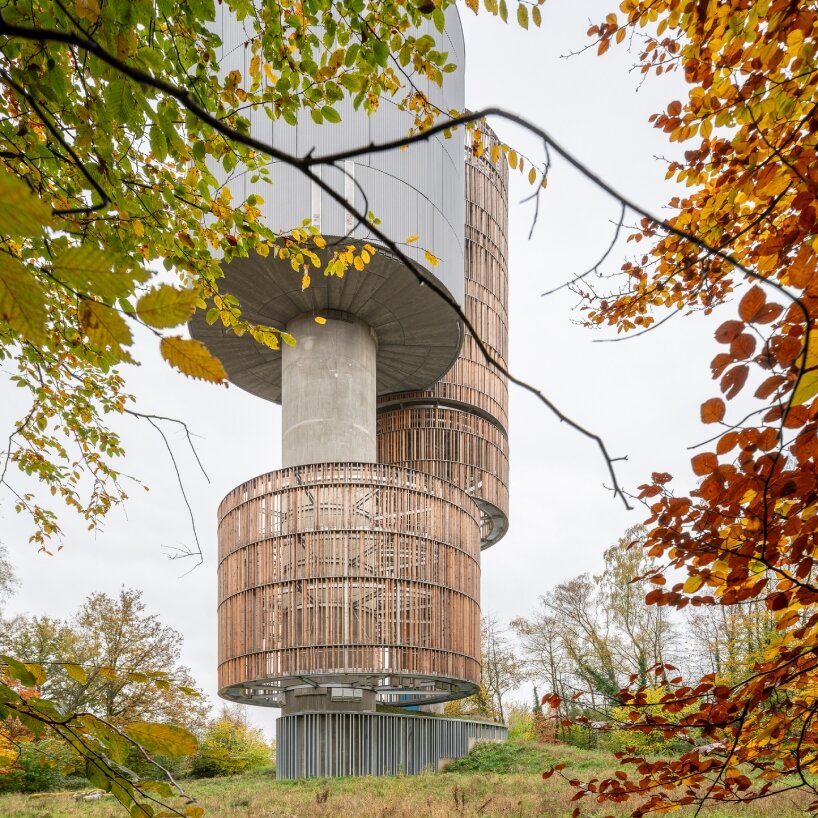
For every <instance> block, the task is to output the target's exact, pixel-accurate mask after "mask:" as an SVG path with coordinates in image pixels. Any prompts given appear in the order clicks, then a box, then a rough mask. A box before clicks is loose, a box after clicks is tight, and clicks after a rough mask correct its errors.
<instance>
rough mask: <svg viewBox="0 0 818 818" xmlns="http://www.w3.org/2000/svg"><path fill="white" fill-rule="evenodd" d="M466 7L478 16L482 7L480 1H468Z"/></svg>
mask: <svg viewBox="0 0 818 818" xmlns="http://www.w3.org/2000/svg"><path fill="white" fill-rule="evenodd" d="M466 7H467V8H470V9H471V10H472V11H473V12H474V13H475V14H477V10H478V9H479V7H480V6H479V3H478V0H466Z"/></svg>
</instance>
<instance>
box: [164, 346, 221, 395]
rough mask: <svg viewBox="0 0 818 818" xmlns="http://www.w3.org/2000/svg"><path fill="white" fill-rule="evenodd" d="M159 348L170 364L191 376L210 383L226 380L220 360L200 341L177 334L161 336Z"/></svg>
mask: <svg viewBox="0 0 818 818" xmlns="http://www.w3.org/2000/svg"><path fill="white" fill-rule="evenodd" d="M159 348H160V351H161V353H162V357H163V358H164V359H165V360H166V361H167V362H168V363H169V364H170V365H171V366H173V367H175V368H176V369H178V370H179V371H180V372H182V373H184V374H185V375H187V376H189V377H191V378H198V379H199V380H202V381H210V382H211V383H224V382H225V381H226V380H227V372H225V370H224V367H223V366H222V362H221V361H220V360H219V359H218V358H217V357H215V355H213V354H212V353H211V352H210V350H209V349H208V348H207V347H206V346H205V345H204V344H203V343H201V342H200V341H196V340H193V339H192V338H181V337H179V336H178V335H177V336H172V337H170V338H163V339H162V342H161V344H160V347H159Z"/></svg>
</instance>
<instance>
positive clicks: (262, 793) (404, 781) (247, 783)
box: [0, 742, 804, 818]
mask: <svg viewBox="0 0 818 818" xmlns="http://www.w3.org/2000/svg"><path fill="white" fill-rule="evenodd" d="M558 761H561V762H564V763H566V764H567V765H568V767H567V769H566V770H565V771H564V773H565V774H566V775H569V777H572V776H576V777H578V778H583V779H584V778H588V777H596V776H600V775H606V774H607V773H610V772H612V771H613V769H614V768H615V760H614V758H613V757H612V756H611V755H610V754H608V753H604V752H589V751H584V750H577V749H575V748H572V747H563V746H552V745H546V746H538V745H531V744H519V743H512V742H509V743H508V744H495V745H478V746H477V747H476V748H475V749H474V750H473V751H472V752H471V754H470V755H468V756H466V757H465V758H463V759H459V760H458V761H456V762H454V763H452V764H451V765H450V767H449V768H448V769H447V770H446V771H444V772H440V773H427V774H425V775H420V776H412V777H408V776H407V777H399V778H346V779H329V780H328V779H324V780H311V781H298V782H289V781H276V780H275V778H274V777H273V774H272V773H271V772H267V773H255V774H252V775H244V776H234V777H231V778H220V779H210V780H206V781H187V782H185V784H186V788H187V789H188V791H189V792H191V793H192V794H193V795H194V796H195V797H196V798H197V799H199V801H200V802H201V804H202V805H203V806H204V807H205V809H206V811H207V816H208V817H209V818H563V816H569V815H570V814H571V811H572V810H573V808H574V807H575V806H576V804H575V803H573V802H571V801H570V798H571V796H572V794H573V790H572V789H571V788H570V786H569V785H568V784H567V783H566V782H564V781H562V780H561V779H560V778H557V777H553V778H550V779H548V780H547V781H543V779H542V776H541V772H542V770H543V769H545V768H547V767H548V766H550V765H551V764H553V763H556V762H558ZM580 803H581V804H582V806H583V812H584V813H586V814H591V815H599V816H602V815H610V814H613V815H626V814H627V811H626V810H624V809H622V808H621V807H620V808H619V809H616V808H615V806H614V805H610V804H609V805H604V806H600V805H597V804H596V803H595V802H593V801H590V800H583V801H582V802H580ZM803 806H804V802H803V800H802V799H801V798H800V797H798V796H792V795H782V796H778V797H776V798H774V799H767V800H765V801H762V802H760V803H758V804H757V805H751V806H747V807H736V806H734V805H729V806H727V807H725V808H723V809H720V810H718V811H716V810H707V811H704V812H703V813H702V815H706V816H707V818H763V817H765V816H769V815H775V816H776V818H790V817H791V816H792V818H795V816H796V815H802V814H803ZM125 815H126V813H125V812H124V810H122V809H121V807H119V805H118V804H116V802H115V801H114V800H113V799H112V798H110V797H106V798H103V799H101V800H99V801H95V802H87V803H83V802H77V801H75V800H73V799H72V793H42V794H36V795H6V796H0V816H2V818H125ZM675 815H679V816H685V818H688V817H689V816H692V815H693V811H692V810H691V811H678V812H676V813H675Z"/></svg>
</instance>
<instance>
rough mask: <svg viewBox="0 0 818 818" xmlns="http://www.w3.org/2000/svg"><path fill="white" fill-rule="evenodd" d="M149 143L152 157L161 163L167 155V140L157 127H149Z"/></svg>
mask: <svg viewBox="0 0 818 818" xmlns="http://www.w3.org/2000/svg"><path fill="white" fill-rule="evenodd" d="M150 143H151V151H152V152H153V155H154V156H155V157H156V158H157V159H158V160H159V161H160V162H161V161H162V160H163V159H164V158H165V157H166V156H167V155H168V140H167V139H166V138H165V134H164V132H163V131H162V129H161V128H160V127H159V126H158V125H151V131H150Z"/></svg>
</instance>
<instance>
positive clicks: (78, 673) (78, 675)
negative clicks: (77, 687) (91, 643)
mask: <svg viewBox="0 0 818 818" xmlns="http://www.w3.org/2000/svg"><path fill="white" fill-rule="evenodd" d="M63 668H64V669H65V672H66V673H67V674H68V675H69V676H70V677H71V678H72V679H73V680H74V681H75V682H79V683H80V684H81V685H84V684H85V683H86V682H87V681H88V674H87V673H86V672H85V669H84V668H83V667H82V666H81V665H75V664H72V663H71V662H66V663H65V664H64V665H63Z"/></svg>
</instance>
